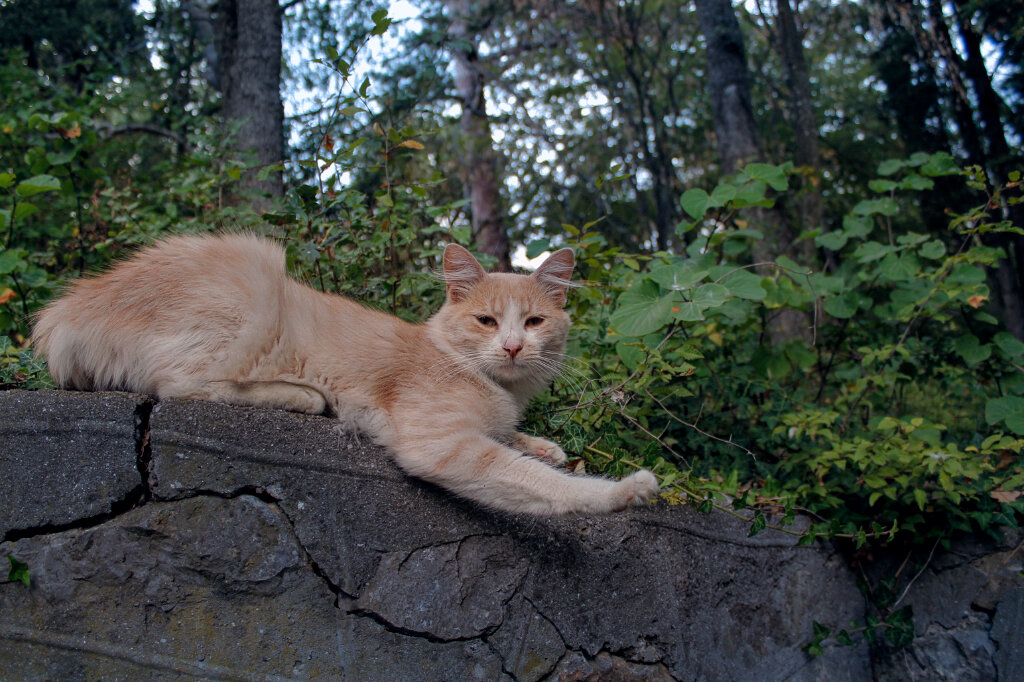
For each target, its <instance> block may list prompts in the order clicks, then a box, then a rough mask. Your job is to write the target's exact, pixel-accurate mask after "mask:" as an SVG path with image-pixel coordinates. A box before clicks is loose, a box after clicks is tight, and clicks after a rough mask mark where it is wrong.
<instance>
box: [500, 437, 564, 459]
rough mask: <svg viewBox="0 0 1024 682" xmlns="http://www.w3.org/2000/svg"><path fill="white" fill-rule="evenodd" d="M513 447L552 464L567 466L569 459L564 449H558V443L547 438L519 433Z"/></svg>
mask: <svg viewBox="0 0 1024 682" xmlns="http://www.w3.org/2000/svg"><path fill="white" fill-rule="evenodd" d="M512 446H513V447H514V448H516V449H518V450H522V451H523V452H525V453H528V454H531V455H533V456H534V457H539V458H540V459H543V460H546V461H548V462H551V463H552V464H557V465H561V464H565V460H566V459H567V458H566V456H565V452H564V451H563V450H562V448H560V447H558V443H552V442H551V441H549V440H547V439H545V438H537V437H536V436H528V435H526V434H525V433H517V434H516V436H515V439H514V441H513V443H512Z"/></svg>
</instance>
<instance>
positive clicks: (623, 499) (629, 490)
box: [615, 469, 658, 511]
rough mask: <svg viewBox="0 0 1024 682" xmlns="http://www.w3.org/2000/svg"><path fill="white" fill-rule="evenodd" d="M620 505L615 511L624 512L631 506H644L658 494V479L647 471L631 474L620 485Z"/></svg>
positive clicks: (642, 470)
mask: <svg viewBox="0 0 1024 682" xmlns="http://www.w3.org/2000/svg"><path fill="white" fill-rule="evenodd" d="M616 492H617V493H618V495H617V497H618V498H619V499H618V502H619V505H620V506H617V507H616V510H615V511H622V510H623V509H625V508H626V507H628V506H630V505H636V504H644V503H645V502H647V501H648V500H650V499H652V498H653V497H655V496H656V495H657V494H658V479H656V478H655V477H654V474H652V473H651V472H650V471H648V470H647V469H641V470H640V471H637V472H636V473H633V474H630V475H629V476H627V477H626V478H624V479H622V480H621V481H619V483H618V490H617V491H616Z"/></svg>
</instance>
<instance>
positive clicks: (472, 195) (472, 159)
mask: <svg viewBox="0 0 1024 682" xmlns="http://www.w3.org/2000/svg"><path fill="white" fill-rule="evenodd" d="M448 8H449V9H450V11H451V13H452V23H451V26H450V28H449V34H450V36H451V38H452V40H453V47H452V55H453V57H454V59H455V85H456V87H457V88H458V92H459V100H460V101H461V103H462V118H461V120H460V127H461V131H462V145H463V153H464V160H463V168H464V169H465V186H466V194H467V196H468V198H469V205H470V211H471V215H472V220H473V238H474V240H475V242H476V245H477V248H479V249H480V251H481V252H483V253H487V254H490V255H491V256H494V257H495V258H497V259H498V264H497V266H496V269H497V270H500V271H504V272H509V271H511V270H512V261H511V258H510V257H509V244H508V233H507V232H506V230H505V224H504V221H503V220H502V216H501V192H500V191H499V185H498V182H499V180H498V157H497V154H496V153H495V151H494V145H493V143H492V141H491V124H490V121H489V120H488V118H487V100H486V97H485V93H484V85H485V83H484V74H483V72H482V71H481V70H480V67H479V55H478V53H477V36H476V31H475V29H474V28H472V27H471V26H472V19H473V16H474V15H473V3H472V1H471V0H450V1H449V2H448Z"/></svg>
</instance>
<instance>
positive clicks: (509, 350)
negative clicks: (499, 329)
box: [504, 343, 523, 360]
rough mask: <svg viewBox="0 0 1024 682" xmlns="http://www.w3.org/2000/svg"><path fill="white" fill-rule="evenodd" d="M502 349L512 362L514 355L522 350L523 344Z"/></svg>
mask: <svg viewBox="0 0 1024 682" xmlns="http://www.w3.org/2000/svg"><path fill="white" fill-rule="evenodd" d="M504 348H505V352H506V353H508V354H509V356H510V357H511V358H512V359H513V360H515V358H516V355H517V354H518V353H519V351H521V350H522V349H523V344H521V343H519V344H516V345H515V346H505V347H504Z"/></svg>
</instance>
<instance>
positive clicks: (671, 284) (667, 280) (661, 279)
mask: <svg viewBox="0 0 1024 682" xmlns="http://www.w3.org/2000/svg"><path fill="white" fill-rule="evenodd" d="M700 266H701V261H700V260H698V259H694V258H691V259H689V260H686V261H683V262H682V263H657V264H655V265H653V266H652V267H651V274H650V275H649V277H650V279H652V280H654V281H655V282H657V283H658V284H660V285H661V286H662V288H664V289H668V290H670V291H680V290H683V289H689V288H691V287H693V286H695V285H696V284H697V283H698V282H700V281H701V280H702V279H704V278H705V277H707V276H708V272H709V271H708V269H707V268H703V267H700Z"/></svg>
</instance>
